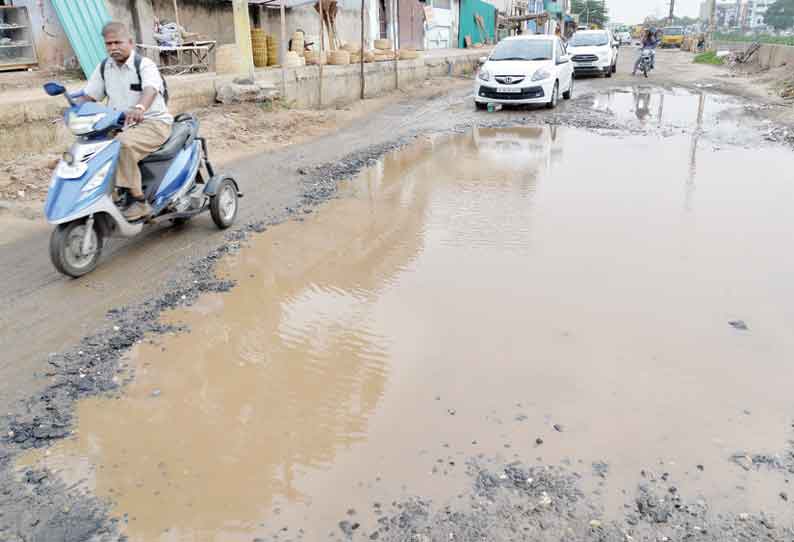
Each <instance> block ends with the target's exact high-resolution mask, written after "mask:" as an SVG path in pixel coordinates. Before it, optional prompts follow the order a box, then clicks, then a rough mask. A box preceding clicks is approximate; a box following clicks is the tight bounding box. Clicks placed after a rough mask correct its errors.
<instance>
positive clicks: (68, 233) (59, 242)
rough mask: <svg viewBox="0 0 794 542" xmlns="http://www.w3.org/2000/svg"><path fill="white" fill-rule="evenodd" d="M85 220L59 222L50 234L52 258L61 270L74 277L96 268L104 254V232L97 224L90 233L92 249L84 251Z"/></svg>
mask: <svg viewBox="0 0 794 542" xmlns="http://www.w3.org/2000/svg"><path fill="white" fill-rule="evenodd" d="M85 229H86V223H85V222H84V221H75V222H69V223H68V224H59V225H58V227H56V228H55V229H54V230H53V232H52V235H50V260H52V265H54V266H55V269H57V270H58V271H59V272H61V273H63V274H64V275H68V276H70V277H73V278H77V277H82V276H83V275H85V274H87V273H90V272H91V271H93V270H94V269H96V266H97V263H98V262H99V257H100V255H101V254H102V241H103V239H102V234H101V233H100V232H99V230H98V229H97V227H96V226H94V227H93V228H92V230H93V231H92V232H91V233H90V234H89V235H90V236H91V237H90V245H91V250H90V252H89V253H87V254H86V253H83V238H84V237H85Z"/></svg>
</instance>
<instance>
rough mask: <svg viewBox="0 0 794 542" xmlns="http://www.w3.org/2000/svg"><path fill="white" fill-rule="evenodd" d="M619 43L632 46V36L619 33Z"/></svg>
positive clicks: (626, 33)
mask: <svg viewBox="0 0 794 542" xmlns="http://www.w3.org/2000/svg"><path fill="white" fill-rule="evenodd" d="M617 41H618V44H619V45H631V34H629V33H628V32H618V33H617Z"/></svg>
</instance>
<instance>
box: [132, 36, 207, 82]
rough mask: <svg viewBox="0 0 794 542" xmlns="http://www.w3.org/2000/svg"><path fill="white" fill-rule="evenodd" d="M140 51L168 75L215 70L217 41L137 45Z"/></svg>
mask: <svg viewBox="0 0 794 542" xmlns="http://www.w3.org/2000/svg"><path fill="white" fill-rule="evenodd" d="M137 48H138V52H139V53H140V54H141V55H142V56H145V57H147V58H150V59H152V60H154V63H155V64H157V65H158V66H159V68H160V71H161V72H162V73H164V74H166V75H180V74H183V73H193V72H211V71H214V70H215V42H214V41H197V42H193V43H191V44H185V45H180V46H176V47H167V46H161V45H142V44H138V45H137Z"/></svg>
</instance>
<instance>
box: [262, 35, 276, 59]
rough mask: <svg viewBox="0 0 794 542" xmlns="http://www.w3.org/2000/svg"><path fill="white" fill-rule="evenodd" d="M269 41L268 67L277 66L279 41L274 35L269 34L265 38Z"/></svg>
mask: <svg viewBox="0 0 794 542" xmlns="http://www.w3.org/2000/svg"><path fill="white" fill-rule="evenodd" d="M265 38H266V39H267V65H268V66H275V65H276V64H278V57H279V52H278V40H277V39H276V37H275V36H274V35H273V34H267V35H266V36H265Z"/></svg>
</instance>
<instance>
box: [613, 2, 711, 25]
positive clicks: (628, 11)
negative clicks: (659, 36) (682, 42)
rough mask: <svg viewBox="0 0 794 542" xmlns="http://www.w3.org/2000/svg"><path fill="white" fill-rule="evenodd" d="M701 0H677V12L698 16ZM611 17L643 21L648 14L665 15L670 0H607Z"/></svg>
mask: <svg viewBox="0 0 794 542" xmlns="http://www.w3.org/2000/svg"><path fill="white" fill-rule="evenodd" d="M700 1H701V0H676V2H675V14H676V15H679V16H682V17H683V16H688V17H697V15H698V13H699V11H700ZM606 2H607V7H608V8H609V19H610V20H611V21H613V22H617V23H627V24H632V23H634V24H636V23H641V22H642V21H643V20H644V19H645V17H647V16H648V15H656V16H665V15H667V13H668V11H669V9H670V8H669V5H670V4H669V0H606Z"/></svg>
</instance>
